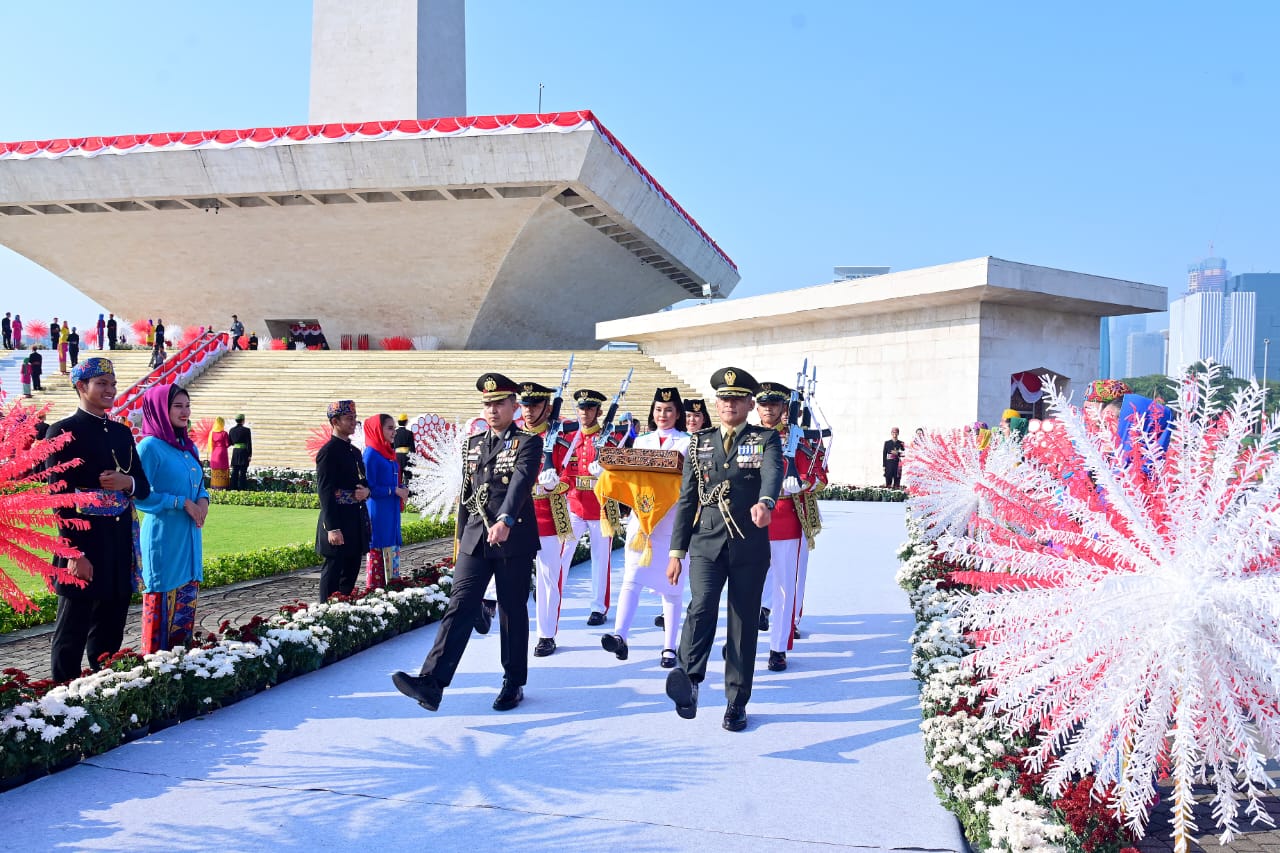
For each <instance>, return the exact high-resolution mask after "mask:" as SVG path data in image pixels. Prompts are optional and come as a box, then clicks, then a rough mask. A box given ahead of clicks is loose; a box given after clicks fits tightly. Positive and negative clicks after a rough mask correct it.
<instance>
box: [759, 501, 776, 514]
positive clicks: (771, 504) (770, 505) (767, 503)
mask: <svg viewBox="0 0 1280 853" xmlns="http://www.w3.org/2000/svg"><path fill="white" fill-rule="evenodd" d="M760 503H762V504H764V506H765V509H767V510H769V511H770V512H773V508H774V507H775V506H777V505H778V502H777V501H775V500H774V499H773V498H767V497H766V498H761V499H760Z"/></svg>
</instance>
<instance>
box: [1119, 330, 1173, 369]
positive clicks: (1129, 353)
mask: <svg viewBox="0 0 1280 853" xmlns="http://www.w3.org/2000/svg"><path fill="white" fill-rule="evenodd" d="M1165 339H1166V335H1165V333H1164V332H1134V333H1132V334H1130V335H1129V339H1128V342H1127V346H1126V347H1125V369H1124V375H1125V376H1152V375H1154V374H1157V373H1164V371H1165V368H1164V356H1165V353H1164V349H1165Z"/></svg>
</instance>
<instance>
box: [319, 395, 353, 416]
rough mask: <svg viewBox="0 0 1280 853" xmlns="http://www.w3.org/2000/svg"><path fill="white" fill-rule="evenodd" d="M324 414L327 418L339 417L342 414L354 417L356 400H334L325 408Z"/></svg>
mask: <svg viewBox="0 0 1280 853" xmlns="http://www.w3.org/2000/svg"><path fill="white" fill-rule="evenodd" d="M325 414H326V415H327V417H328V418H329V420H333V419H334V418H340V417H342V416H343V415H351V417H353V418H354V417H355V416H356V401H355V400H334V401H333V402H332V403H330V404H329V408H328V409H327V410H326V412H325Z"/></svg>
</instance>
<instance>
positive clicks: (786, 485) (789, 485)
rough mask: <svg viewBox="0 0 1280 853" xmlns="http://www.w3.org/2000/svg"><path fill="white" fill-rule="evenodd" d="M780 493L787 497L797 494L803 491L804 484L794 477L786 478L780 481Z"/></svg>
mask: <svg viewBox="0 0 1280 853" xmlns="http://www.w3.org/2000/svg"><path fill="white" fill-rule="evenodd" d="M782 491H783V492H784V493H785V494H788V495H794V494H796V493H797V492H803V491H804V484H803V483H801V482H800V480H799V479H798V478H796V477H795V476H791V477H787V478H786V479H785V480H783V481H782Z"/></svg>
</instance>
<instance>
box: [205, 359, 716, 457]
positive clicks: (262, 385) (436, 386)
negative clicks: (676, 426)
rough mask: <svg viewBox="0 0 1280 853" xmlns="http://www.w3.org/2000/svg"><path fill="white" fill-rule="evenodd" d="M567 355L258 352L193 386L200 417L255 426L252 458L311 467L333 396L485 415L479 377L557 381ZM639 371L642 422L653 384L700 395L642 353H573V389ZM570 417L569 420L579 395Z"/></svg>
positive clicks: (412, 409) (633, 404)
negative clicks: (238, 419) (310, 447)
mask: <svg viewBox="0 0 1280 853" xmlns="http://www.w3.org/2000/svg"><path fill="white" fill-rule="evenodd" d="M568 360H569V352H568V351H560V350H478V351H430V352H416V351H407V352H387V351H369V352H351V351H334V350H330V351H319V352H317V351H311V350H298V351H277V350H267V351H257V352H231V353H227V354H226V355H225V356H223V357H222V358H221V359H220V360H219V361H218V363H217V364H215V365H214V366H213V367H211V368H210V369H209V370H207V371H206V372H205V373H204V375H202V376H201V377H200V378H198V379H197V380H196V381H195V382H194V383H192V385H191V386H190V391H191V396H192V417H193V418H194V419H197V420H199V419H202V418H213V417H216V416H221V417H223V418H224V419H225V420H226V424H227V427H228V428H230V426H231V425H232V418H234V417H235V415H236V414H237V413H243V414H244V415H245V419H246V423H247V425H248V426H249V427H251V428H252V429H253V446H254V456H253V464H254V465H255V466H257V465H276V466H286V467H291V468H303V469H305V468H311V467H313V465H314V463H313V461H312V459H311V457H310V455H309V454H308V453H307V449H306V443H307V438H308V436H309V435H310V434H311V431H312V430H313V429H315V428H317V427H320V428H326V427H327V422H326V420H325V408H326V406H327V405H328V403H329V402H330V401H331V400H336V399H353V400H355V401H356V407H357V410H358V411H359V413H360V416H361V418H362V419H363V418H364V417H367V416H369V415H372V414H375V413H378V412H385V413H387V414H390V415H393V416H394V415H397V414H399V413H401V412H404V413H407V414H408V415H409V416H410V418H416V417H417V416H418V415H420V414H423V413H432V414H437V415H440V416H441V417H444V418H447V419H449V420H469V419H470V418H473V417H475V416H477V415H479V414H480V405H479V402H478V398H477V392H476V390H475V382H476V379H477V378H479V376H480V375H481V374H482V373H484V372H485V371H488V370H494V371H497V372H500V373H503V374H505V375H507V376H509V377H511V378H512V379H514V380H516V381H530V380H532V381H535V382H541V383H542V384H544V385H547V386H549V387H555V386H556V385H557V384H559V382H560V373H561V370H563V368H564V366H565V364H566V363H568ZM631 368H635V374H634V375H633V376H632V379H631V389H630V391H629V392H628V395H627V400H626V402H624V405H623V409H624V410H625V411H631V412H632V413H634V414H635V415H636V416H637V417H640V418H643V417H644V416H645V414H646V413H647V412H648V408H649V402H650V401H651V400H652V399H653V389H654V388H656V387H659V386H671V385H674V386H677V387H679V388H680V393H681V394H683V395H686V396H694V395H696V392H695V391H694V389H693V388H691V387H690V386H688V385H686V384H685V383H683V382H681V381H680V380H679V379H678V378H677V377H676V376H674V375H673V374H672V373H670V372H669V371H667V370H666V369H665V368H663V367H662V366H661V365H659V364H658V363H657V362H656V361H654V360H653V359H651V358H649V357H648V356H645V355H643V354H641V353H637V352H599V351H593V352H578V353H575V360H574V369H573V378H572V379H571V380H570V385H571V387H570V389H569V391H570V393H572V391H573V390H575V389H578V388H584V387H585V388H594V389H595V390H597V391H601V392H603V393H604V394H605V396H606V398H609V397H612V396H613V394H614V393H615V392H616V391H617V390H618V385H619V383H620V382H621V381H622V379H623V377H625V376H626V375H627V371H628V370H629V369H631ZM566 403H567V405H566V407H565V410H564V414H565V415H566V416H567V417H572V413H573V407H572V400H568V401H566Z"/></svg>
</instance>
